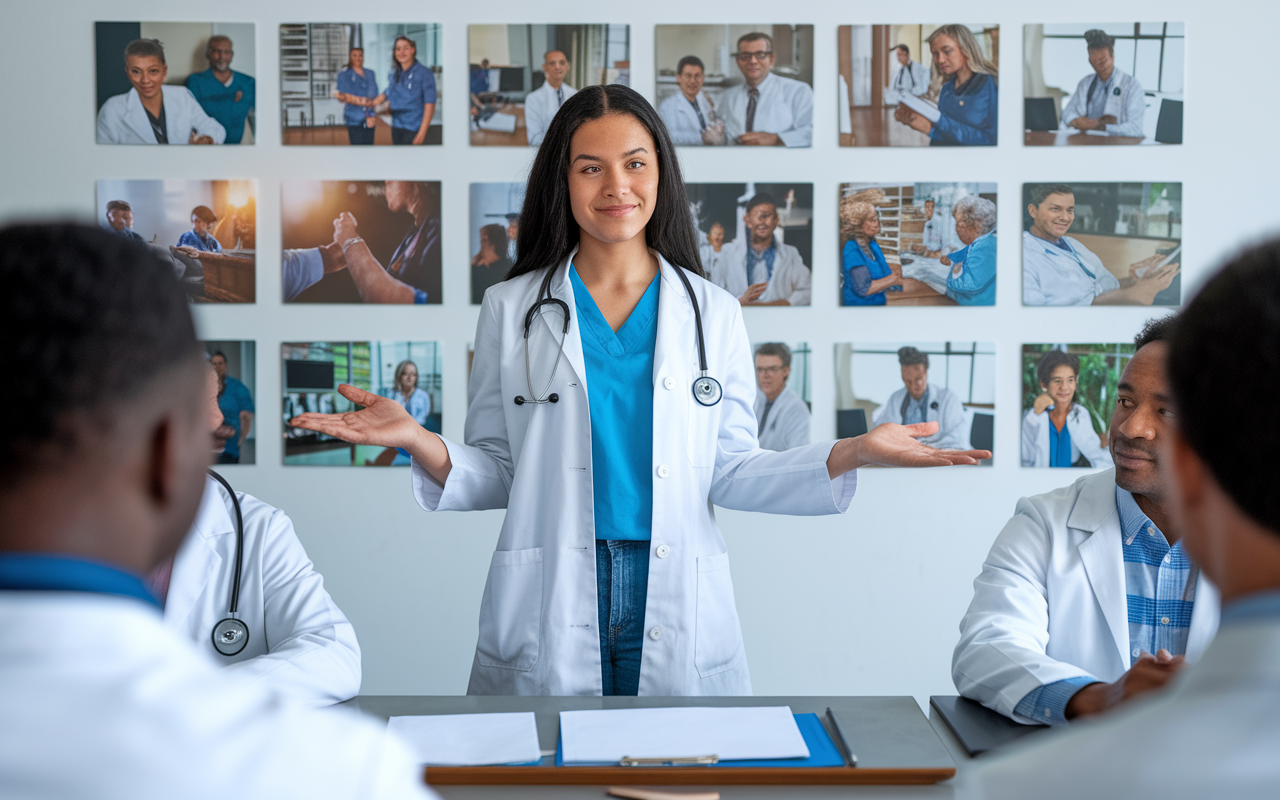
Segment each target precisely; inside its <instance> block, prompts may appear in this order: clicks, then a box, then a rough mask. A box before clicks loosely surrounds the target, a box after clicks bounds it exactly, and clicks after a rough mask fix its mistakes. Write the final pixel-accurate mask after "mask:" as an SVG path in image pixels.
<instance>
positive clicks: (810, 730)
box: [556, 714, 845, 769]
mask: <svg viewBox="0 0 1280 800" xmlns="http://www.w3.org/2000/svg"><path fill="white" fill-rule="evenodd" d="M794 716H795V718H796V726H797V727H799V728H800V735H801V736H803V737H804V743H805V744H806V745H808V746H809V757H808V758H762V759H754V760H746V761H721V762H719V763H718V764H711V765H709V766H708V767H707V768H708V769H715V768H716V767H843V766H844V765H845V761H844V756H843V755H841V754H840V751H839V750H838V749H836V745H835V742H833V741H831V737H830V736H828V735H827V729H826V728H824V727H822V720H820V719H818V715H817V714H795V715H794ZM556 766H557V767H563V766H564V739H561V740H560V741H558V742H557V743H556ZM575 766H579V765H575ZM581 766H586V765H585V764H584V765H581ZM636 769H662V767H636Z"/></svg>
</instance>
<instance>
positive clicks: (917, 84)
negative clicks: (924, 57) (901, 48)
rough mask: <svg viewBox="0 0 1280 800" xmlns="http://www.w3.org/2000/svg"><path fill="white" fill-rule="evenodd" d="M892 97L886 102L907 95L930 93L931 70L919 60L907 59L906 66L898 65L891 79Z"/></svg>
mask: <svg viewBox="0 0 1280 800" xmlns="http://www.w3.org/2000/svg"><path fill="white" fill-rule="evenodd" d="M889 93H890V97H886V98H885V102H889V103H896V102H898V100H899V99H900V98H902V97H903V96H905V95H915V96H916V97H920V96H922V95H926V94H928V93H929V70H927V69H925V67H924V64H921V63H920V62H919V61H911V60H908V61H907V65H906V66H905V67H898V69H897V70H896V71H895V72H894V73H893V78H892V80H890V81H889Z"/></svg>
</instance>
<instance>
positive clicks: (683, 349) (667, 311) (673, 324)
mask: <svg viewBox="0 0 1280 800" xmlns="http://www.w3.org/2000/svg"><path fill="white" fill-rule="evenodd" d="M677 269H679V267H673V266H671V265H670V264H668V263H667V260H666V259H665V258H663V257H662V256H658V270H659V272H660V274H661V275H662V285H661V286H660V287H659V291H658V336H657V343H656V344H655V346H654V351H653V380H654V385H655V386H656V385H657V381H658V376H659V375H662V374H663V369H664V367H665V366H666V363H667V360H668V359H675V360H679V359H680V358H681V353H688V352H690V351H689V350H688V348H689V347H694V348H696V347H697V346H698V342H697V334H696V333H695V332H691V331H688V330H686V329H687V328H688V327H689V321H690V320H691V319H692V318H693V306H692V304H691V303H690V302H689V293H688V291H686V290H685V288H684V282H683V281H681V280H680V276H679V275H677V274H676V273H675V270H677ZM696 352H697V351H696V350H694V351H693V353H695V355H693V358H695V359H696V358H697V356H696ZM693 364H694V365H695V366H696V365H697V362H696V361H694V362H693ZM674 372H677V373H678V371H674ZM689 391H692V389H690V390H689Z"/></svg>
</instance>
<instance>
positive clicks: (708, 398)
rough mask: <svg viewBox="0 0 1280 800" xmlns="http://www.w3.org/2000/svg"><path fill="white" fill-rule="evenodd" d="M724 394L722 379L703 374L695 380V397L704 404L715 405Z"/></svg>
mask: <svg viewBox="0 0 1280 800" xmlns="http://www.w3.org/2000/svg"><path fill="white" fill-rule="evenodd" d="M723 396H724V389H722V388H720V381H718V380H716V379H715V378H710V377H707V376H706V375H703V376H702V377H701V378H698V379H697V380H696V381H694V382H693V399H694V400H697V401H698V402H699V403H701V404H702V405H704V406H714V405H715V404H716V403H719V402H720V398H721V397H723Z"/></svg>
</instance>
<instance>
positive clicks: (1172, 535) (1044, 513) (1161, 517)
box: [951, 317, 1218, 725]
mask: <svg viewBox="0 0 1280 800" xmlns="http://www.w3.org/2000/svg"><path fill="white" fill-rule="evenodd" d="M1172 319H1173V318H1172V317H1165V318H1163V319H1158V320H1154V321H1152V322H1149V323H1147V325H1146V327H1145V328H1143V330H1142V332H1141V333H1140V334H1139V335H1138V337H1137V338H1136V339H1135V340H1134V344H1135V345H1136V346H1137V351H1136V352H1135V353H1134V355H1133V358H1131V359H1130V361H1129V364H1128V365H1127V366H1126V367H1125V370H1124V373H1123V374H1122V375H1121V376H1120V386H1119V390H1118V393H1117V397H1116V406H1115V410H1114V411H1113V412H1112V415H1111V445H1110V449H1111V455H1112V457H1113V458H1114V460H1115V467H1114V469H1109V470H1105V471H1103V472H1096V473H1094V474H1092V475H1088V476H1086V477H1084V478H1081V479H1079V480H1078V481H1076V482H1075V483H1073V484H1072V485H1070V486H1067V487H1064V488H1062V489H1057V490H1055V491H1052V492H1049V493H1048V494H1042V495H1037V496H1035V497H1026V498H1023V499H1021V500H1019V501H1018V506H1017V513H1015V514H1014V517H1013V519H1011V520H1009V522H1008V524H1006V525H1005V527H1004V530H1003V531H1001V532H1000V535H999V537H997V539H996V541H995V544H993V545H992V546H991V552H990V554H989V555H988V556H987V560H986V562H985V563H984V564H983V565H982V573H981V574H980V575H979V576H978V577H977V579H976V580H974V582H973V589H974V592H973V601H972V602H971V603H970V604H969V610H968V613H966V614H965V616H964V618H963V619H962V620H961V621H960V642H959V643H958V644H957V645H956V649H955V654H954V656H953V658H952V662H951V675H952V678H953V679H954V680H955V683H956V688H957V689H958V690H959V691H960V694H962V695H964V696H965V697H970V698H973V699H974V700H977V701H979V702H980V703H982V704H983V705H986V706H988V707H990V708H993V709H995V710H996V711H999V712H1000V713H1001V714H1004V715H1006V716H1009V717H1012V718H1014V719H1016V720H1018V721H1019V722H1025V723H1043V724H1048V725H1054V724H1059V723H1063V722H1066V721H1067V720H1070V719H1073V718H1075V717H1078V716H1084V715H1087V714H1093V713H1097V712H1100V711H1105V710H1107V709H1108V708H1111V707H1112V706H1115V705H1117V704H1119V703H1121V702H1122V701H1124V700H1126V699H1128V698H1130V697H1132V696H1134V695H1138V694H1141V693H1143V692H1146V691H1149V690H1151V689H1156V688H1159V687H1161V686H1163V685H1164V684H1165V683H1166V682H1168V681H1169V679H1171V678H1172V677H1173V676H1174V675H1175V674H1176V673H1177V671H1178V669H1179V668H1181V666H1182V664H1183V661H1184V660H1187V661H1195V660H1197V659H1198V658H1199V656H1200V654H1201V653H1202V652H1204V649H1205V646H1206V645H1208V643H1209V640H1210V639H1211V638H1213V634H1214V631H1216V630H1217V627H1218V597H1217V591H1216V589H1215V588H1214V586H1213V585H1212V584H1211V583H1210V582H1209V581H1208V580H1207V579H1205V577H1204V576H1203V575H1202V574H1201V573H1200V570H1199V568H1197V567H1196V566H1195V565H1194V564H1192V563H1191V562H1190V560H1189V559H1188V558H1187V555H1186V553H1185V552H1184V550H1183V546H1182V543H1181V541H1180V539H1179V537H1180V535H1181V534H1182V533H1183V531H1181V530H1180V529H1178V528H1177V527H1176V526H1172V525H1171V524H1170V518H1169V487H1168V485H1167V483H1166V481H1165V479H1164V476H1163V475H1162V474H1161V473H1160V470H1159V466H1160V461H1161V459H1162V457H1163V456H1162V453H1161V451H1160V446H1161V444H1163V441H1164V438H1165V437H1166V436H1167V435H1168V424H1169V422H1168V421H1169V419H1170V417H1171V414H1172V411H1171V405H1172V404H1171V401H1170V397H1169V387H1168V384H1167V383H1166V381H1165V377H1164V355H1165V349H1166V343H1165V340H1166V339H1167V337H1168V335H1169V328H1170V324H1171V321H1172Z"/></svg>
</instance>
